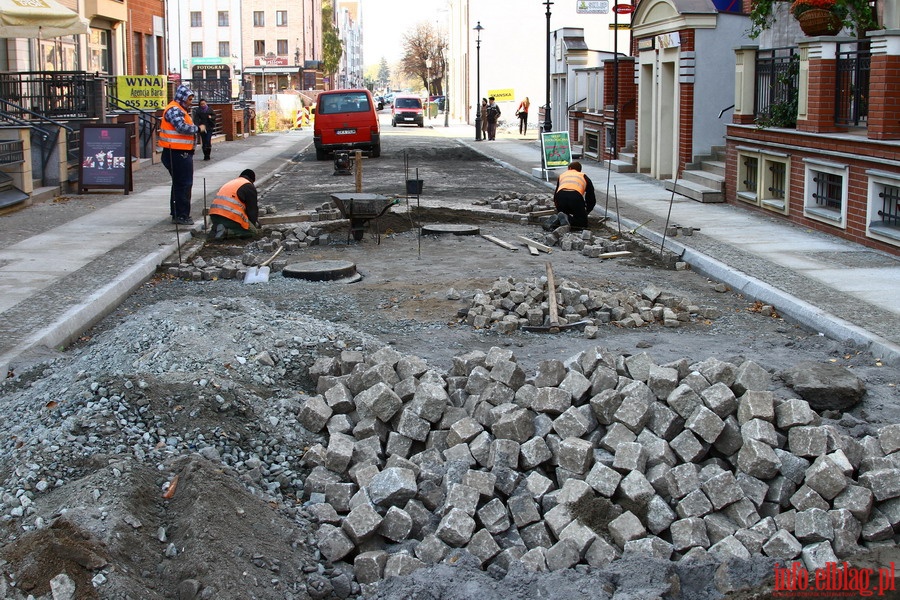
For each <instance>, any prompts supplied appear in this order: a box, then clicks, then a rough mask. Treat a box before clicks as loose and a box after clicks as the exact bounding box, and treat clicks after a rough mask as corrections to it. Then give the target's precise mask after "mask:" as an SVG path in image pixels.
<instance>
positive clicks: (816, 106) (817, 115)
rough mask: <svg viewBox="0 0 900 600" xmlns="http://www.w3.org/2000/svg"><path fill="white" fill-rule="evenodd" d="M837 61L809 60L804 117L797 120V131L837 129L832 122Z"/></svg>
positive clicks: (812, 131)
mask: <svg viewBox="0 0 900 600" xmlns="http://www.w3.org/2000/svg"><path fill="white" fill-rule="evenodd" d="M836 86H837V61H836V60H834V59H831V60H811V61H809V101H808V105H807V110H806V119H805V120H802V119H801V120H798V121H797V130H798V131H809V132H811V133H826V132H831V131H838V130H839V128H838V127H837V126H836V125H835V123H834V109H835V93H834V90H835V88H836Z"/></svg>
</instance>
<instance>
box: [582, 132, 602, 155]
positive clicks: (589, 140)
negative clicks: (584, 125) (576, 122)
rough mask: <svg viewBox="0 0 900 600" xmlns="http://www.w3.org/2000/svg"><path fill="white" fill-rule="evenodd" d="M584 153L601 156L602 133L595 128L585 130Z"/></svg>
mask: <svg viewBox="0 0 900 600" xmlns="http://www.w3.org/2000/svg"><path fill="white" fill-rule="evenodd" d="M584 153H585V154H587V155H588V156H593V157H598V156H600V134H599V133H598V132H597V131H594V130H588V129H585V131H584Z"/></svg>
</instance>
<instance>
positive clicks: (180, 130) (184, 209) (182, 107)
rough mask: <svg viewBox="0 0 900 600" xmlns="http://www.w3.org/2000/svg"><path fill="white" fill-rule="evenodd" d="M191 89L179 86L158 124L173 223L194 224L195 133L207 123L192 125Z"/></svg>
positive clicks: (203, 129)
mask: <svg viewBox="0 0 900 600" xmlns="http://www.w3.org/2000/svg"><path fill="white" fill-rule="evenodd" d="M193 102H194V92H192V91H191V89H190V88H189V87H187V86H186V85H179V86H178V88H177V89H176V90H175V97H174V98H173V99H172V101H171V102H169V104H168V106H166V109H165V112H164V113H163V118H162V122H161V123H160V126H159V145H160V146H161V147H162V149H163V150H162V164H163V166H164V167H165V168H166V170H167V171H168V172H169V175H171V176H172V190H171V192H170V193H169V212H170V214H171V215H172V222H173V223H176V224H178V225H193V224H194V220H193V219H192V218H191V188H193V186H194V148H195V147H196V139H197V132H198V131H199V132H201V133H203V132H205V131H206V126H204V125H199V126H198V125H194V120H193V118H192V117H191V104H193Z"/></svg>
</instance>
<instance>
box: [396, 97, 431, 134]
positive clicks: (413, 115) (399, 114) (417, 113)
mask: <svg viewBox="0 0 900 600" xmlns="http://www.w3.org/2000/svg"><path fill="white" fill-rule="evenodd" d="M397 125H418V126H419V127H425V111H424V110H423V106H422V99H421V98H419V97H418V96H416V95H414V94H403V95H399V96H396V97H395V98H394V106H393V108H392V109H391V126H393V127H396V126H397Z"/></svg>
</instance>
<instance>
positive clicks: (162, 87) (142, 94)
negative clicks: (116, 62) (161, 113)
mask: <svg viewBox="0 0 900 600" xmlns="http://www.w3.org/2000/svg"><path fill="white" fill-rule="evenodd" d="M116 96H117V97H118V98H119V100H121V101H122V103H123V104H125V105H126V106H130V107H131V108H139V109H141V110H157V109H162V108H165V107H166V104H168V103H169V102H168V100H166V77H165V75H120V76H119V77H116Z"/></svg>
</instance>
